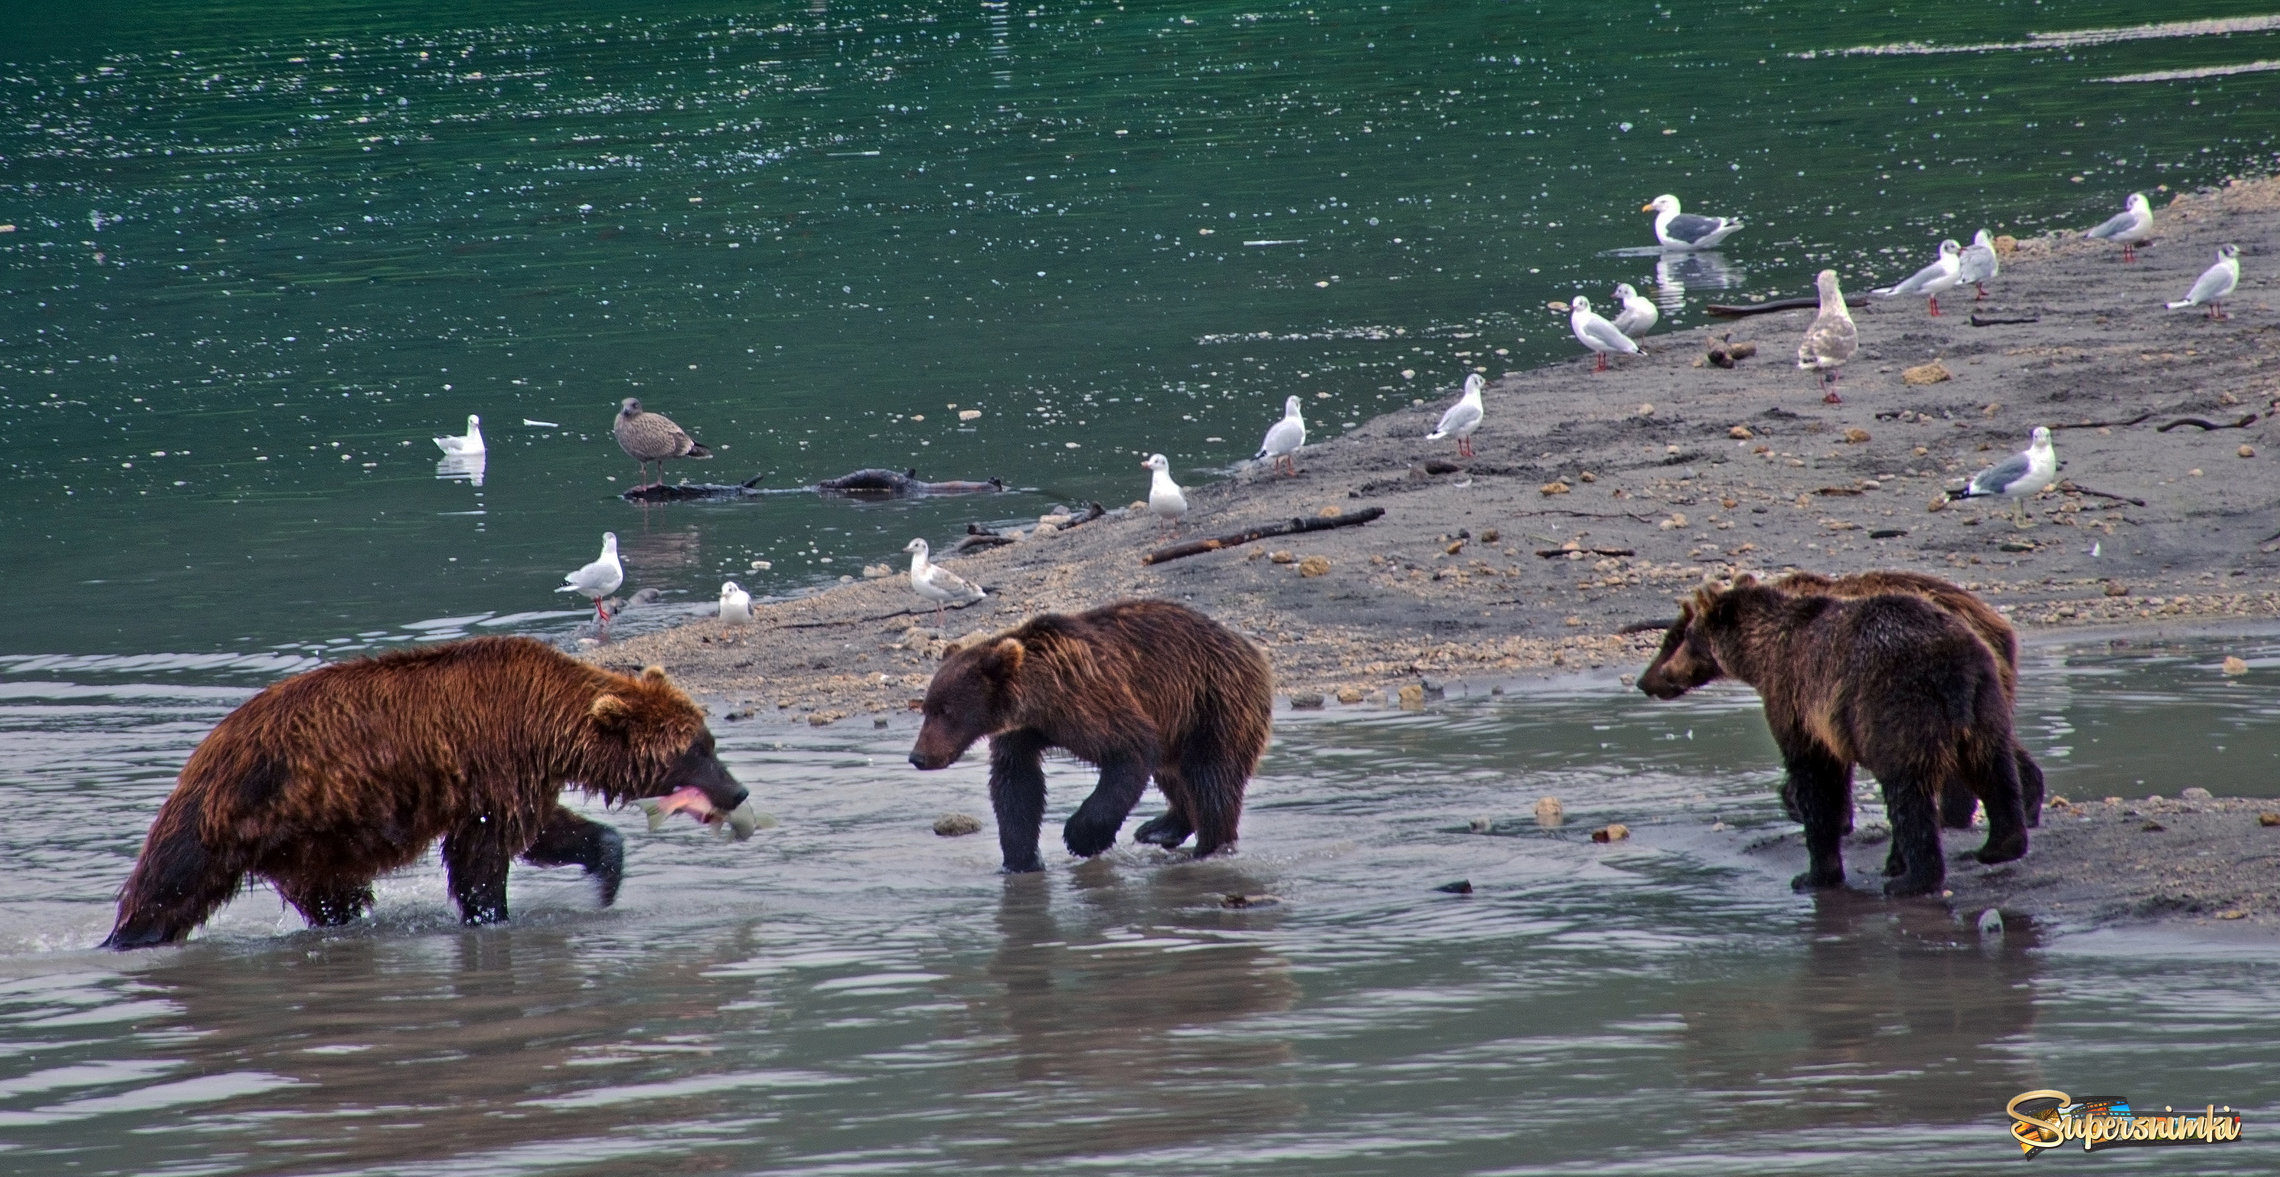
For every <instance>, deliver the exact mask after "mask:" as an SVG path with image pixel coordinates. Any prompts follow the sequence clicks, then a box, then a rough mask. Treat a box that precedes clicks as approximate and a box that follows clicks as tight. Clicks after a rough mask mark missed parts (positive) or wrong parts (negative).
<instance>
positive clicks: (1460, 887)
mask: <svg viewBox="0 0 2280 1177" xmlns="http://www.w3.org/2000/svg"><path fill="white" fill-rule="evenodd" d="M1433 889H1434V890H1436V891H1439V892H1440V893H1441V894H1443V895H1470V894H1472V880H1471V879H1458V880H1457V881H1456V882H1454V883H1443V884H1441V885H1440V886H1438V887H1435V888H1433Z"/></svg>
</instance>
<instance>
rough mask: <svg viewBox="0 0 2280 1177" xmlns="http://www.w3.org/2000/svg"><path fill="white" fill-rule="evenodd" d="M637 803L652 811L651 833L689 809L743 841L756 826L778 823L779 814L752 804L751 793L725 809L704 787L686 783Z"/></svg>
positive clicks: (757, 828) (700, 817)
mask: <svg viewBox="0 0 2280 1177" xmlns="http://www.w3.org/2000/svg"><path fill="white" fill-rule="evenodd" d="M635 804H636V805H639V806H640V807H641V811H642V812H643V813H645V814H648V815H649V830H650V832H651V833H655V832H656V831H658V830H660V829H663V828H664V826H665V821H666V819H667V818H670V817H672V816H673V815H674V814H676V813H686V814H688V815H689V816H690V817H693V818H695V819H697V821H698V822H700V823H702V824H704V825H708V826H717V827H719V828H720V831H721V833H722V834H723V835H724V836H727V837H733V838H735V839H736V840H737V841H739V842H741V841H743V840H745V839H746V838H749V837H751V836H752V831H754V830H759V829H766V828H767V827H769V826H773V825H775V824H776V819H775V818H773V817H770V816H768V815H767V814H765V813H761V812H760V811H759V810H757V809H754V808H753V807H752V798H750V797H746V798H745V799H744V801H743V803H742V804H740V805H738V806H737V807H736V808H734V809H729V810H723V809H721V808H720V807H719V806H717V805H714V804H713V803H712V800H711V799H710V798H708V797H706V796H705V792H704V790H703V789H700V788H698V787H696V786H695V785H686V786H683V787H682V788H678V789H675V790H673V791H672V792H670V793H667V794H665V795H664V796H662V797H644V798H642V799H641V800H639V801H637V802H635Z"/></svg>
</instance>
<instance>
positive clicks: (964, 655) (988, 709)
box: [910, 637, 1029, 771]
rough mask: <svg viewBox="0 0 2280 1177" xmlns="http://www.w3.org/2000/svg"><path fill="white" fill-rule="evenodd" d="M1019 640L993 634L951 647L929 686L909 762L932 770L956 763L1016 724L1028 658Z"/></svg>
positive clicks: (1025, 649) (1025, 648) (1026, 650)
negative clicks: (984, 739)
mask: <svg viewBox="0 0 2280 1177" xmlns="http://www.w3.org/2000/svg"><path fill="white" fill-rule="evenodd" d="M1028 655H1029V651H1028V649H1027V647H1024V646H1023V645H1022V644H1021V640H1020V639H1019V638H1011V637H1000V638H989V639H984V640H982V641H979V642H976V643H974V644H973V645H970V646H964V647H961V648H958V649H954V650H952V651H951V652H950V653H949V655H948V656H946V657H944V658H943V660H942V668H941V669H939V670H937V671H935V672H934V681H933V682H931V683H929V684H927V687H926V701H925V702H924V703H923V704H922V705H921V708H920V713H921V716H922V719H921V721H920V723H919V727H918V742H917V743H915V744H912V745H911V749H910V762H911V764H912V765H914V766H915V767H917V768H919V769H922V770H926V771H932V770H934V769H937V768H948V767H950V766H951V765H953V764H956V763H957V762H958V758H959V757H960V756H964V755H965V754H966V749H968V748H971V747H973V746H974V741H976V740H979V739H981V738H982V737H983V736H987V735H995V734H996V733H998V732H1001V731H1005V730H1006V729H1008V728H1010V727H1012V726H1013V717H1014V714H1015V711H1016V709H1017V704H1018V702H1019V699H1020V695H1021V667H1022V663H1023V662H1024V661H1025V660H1026V659H1027V658H1028Z"/></svg>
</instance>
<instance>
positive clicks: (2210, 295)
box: [2169, 245, 2240, 319]
mask: <svg viewBox="0 0 2280 1177" xmlns="http://www.w3.org/2000/svg"><path fill="white" fill-rule="evenodd" d="M2238 285H2240V246H2237V245H2220V246H2218V247H2217V264H2216V265H2213V266H2210V267H2209V268H2208V269H2206V270H2203V271H2201V276H2200V277H2198V278H2195V279H2194V280H2193V289H2192V290H2191V291H2189V292H2187V294H2186V295H2185V297H2183V298H2180V299H2178V300H2177V301H2176V302H2173V303H2170V304H2169V309H2170V310H2173V311H2174V310H2179V309H2182V308H2184V307H2197V306H2206V307H2208V308H2209V317H2210V318H2212V319H2229V318H2232V316H2231V315H2228V314H2226V313H2225V308H2223V307H2221V306H2218V305H2217V304H2218V303H2220V302H2223V301H2224V300H2225V299H2227V298H2229V297H2231V296H2232V292H2233V287H2235V286H2238Z"/></svg>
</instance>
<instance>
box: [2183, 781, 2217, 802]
mask: <svg viewBox="0 0 2280 1177" xmlns="http://www.w3.org/2000/svg"><path fill="white" fill-rule="evenodd" d="M2177 796H2178V799H2180V800H2184V801H2213V800H2215V799H2216V798H2215V796H2214V795H2212V794H2211V793H2210V792H2209V791H2208V790H2207V789H2204V788H2202V787H2201V786H2199V785H2194V786H2193V787H2192V788H2189V789H2187V790H2185V791H2184V792H2182V793H2179V794H2177Z"/></svg>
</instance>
